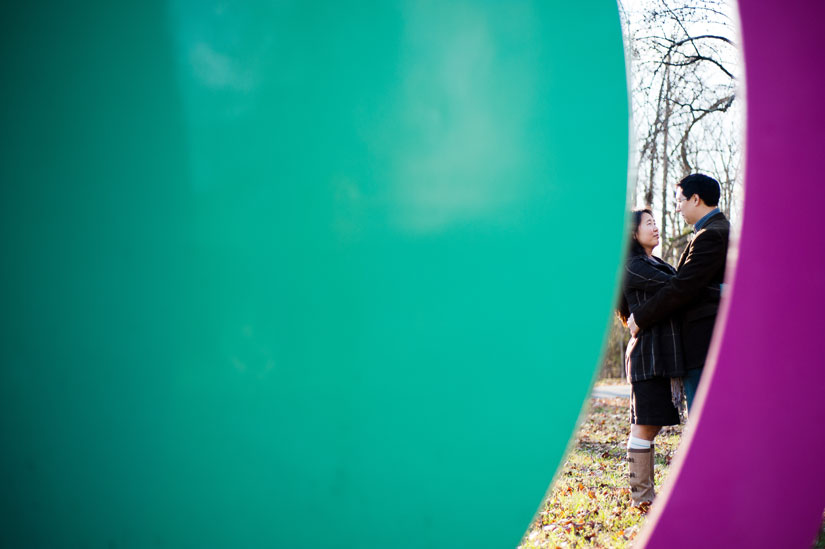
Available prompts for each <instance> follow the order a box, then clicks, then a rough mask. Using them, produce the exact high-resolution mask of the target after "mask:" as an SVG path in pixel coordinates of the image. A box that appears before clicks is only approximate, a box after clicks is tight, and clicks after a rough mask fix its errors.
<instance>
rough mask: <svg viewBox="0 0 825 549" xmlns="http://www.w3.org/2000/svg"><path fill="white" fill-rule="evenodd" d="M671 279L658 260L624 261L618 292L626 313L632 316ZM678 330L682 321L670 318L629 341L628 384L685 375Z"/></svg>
mask: <svg viewBox="0 0 825 549" xmlns="http://www.w3.org/2000/svg"><path fill="white" fill-rule="evenodd" d="M675 275H676V270H675V269H674V268H673V267H671V266H670V265H668V264H667V263H666V262H664V261H662V260H661V259H659V258H658V257H648V256H646V255H644V254H641V255H636V256H632V257H629V258H627V262H626V263H625V272H624V283H623V284H622V291H623V292H624V298H625V300H627V305H628V308H629V309H630V312H631V313H634V312H635V311H636V309H638V308H639V307H640V306H641V305H642V304H643V303H645V302H646V301H647V300H649V299H650V298H651V297H653V295H654V294H655V293H656V292H657V291H658V290H660V289H661V288H663V287H664V286H665V285H666V284H667V283H668V282H669V281H670V279H671V278H672V277H673V276H675ZM681 329H682V319H681V318H679V317H678V316H671V317H668V318H664V319H662V320H661V321H659V322H658V323H656V324H654V325H652V326H650V327H648V328H645V329H644V330H642V331H641V332H639V335H638V337H635V338H631V339H630V342H629V343H628V344H627V352H626V353H625V371H626V373H627V379H628V381H630V382H634V381H643V380H645V379H651V378H654V377H682V376H683V375H685V373H686V369H685V359H684V353H683V349H682V334H681Z"/></svg>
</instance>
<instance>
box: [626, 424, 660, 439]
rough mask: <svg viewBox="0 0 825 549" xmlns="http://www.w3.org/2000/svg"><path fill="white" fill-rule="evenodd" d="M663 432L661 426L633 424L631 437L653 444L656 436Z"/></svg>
mask: <svg viewBox="0 0 825 549" xmlns="http://www.w3.org/2000/svg"><path fill="white" fill-rule="evenodd" d="M661 430H662V427H661V425H636V424H632V425H631V426H630V436H632V437H636V438H641V439H644V440H647V441H649V442H653V439H654V438H656V435H658V434H659V431H661Z"/></svg>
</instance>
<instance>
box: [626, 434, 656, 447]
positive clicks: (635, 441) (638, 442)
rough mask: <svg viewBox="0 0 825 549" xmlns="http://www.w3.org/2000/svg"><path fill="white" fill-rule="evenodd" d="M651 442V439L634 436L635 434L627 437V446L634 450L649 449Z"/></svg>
mask: <svg viewBox="0 0 825 549" xmlns="http://www.w3.org/2000/svg"><path fill="white" fill-rule="evenodd" d="M650 444H651V441H650V440H645V439H643V438H639V437H634V436H633V435H630V438H629V439H627V447H628V448H632V449H634V450H648V449H650Z"/></svg>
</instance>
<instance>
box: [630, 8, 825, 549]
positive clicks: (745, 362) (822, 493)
mask: <svg viewBox="0 0 825 549" xmlns="http://www.w3.org/2000/svg"><path fill="white" fill-rule="evenodd" d="M739 9H740V16H741V22H742V35H743V46H744V57H745V81H746V85H747V103H748V105H747V154H746V166H745V168H746V169H745V205H744V216H743V225H742V229H741V237H740V238H739V242H738V254H739V258H738V263H737V264H736V266H735V272H732V271H733V269H729V272H728V281H731V282H732V288H731V289H732V291H731V293H730V296H729V299H728V301H727V302H726V303H724V304H723V310H722V312H721V314H720V317H719V319H720V321H719V322H718V323H717V328H716V334H715V338H714V345H713V347H712V348H711V353H710V356H709V359H708V366H707V367H706V369H705V377H704V379H703V384H702V386H701V387H700V391H699V401H698V406H699V408H700V409H699V414H698V416H695V417H694V424H693V425H692V426H691V428H690V429H689V430H688V433H687V434H686V439H685V441H684V442H683V450H682V452H681V453H680V456H679V459H678V460H677V462H675V463H674V469H673V471H672V472H671V477H670V484H669V486H668V488H669V489H666V490H665V492H663V494H662V497H660V500H659V502H658V505H657V507H656V508H655V509H654V510H653V512H652V514H651V516H650V518H649V520H648V528H647V529H646V530H645V531H644V532H643V533H642V534H641V536H640V538H639V546H643V545H644V546H647V547H667V548H679V547H691V548H692V547H702V546H710V547H750V548H754V547H756V548H760V547H766V548H767V547H770V548H774V547H800V548H803V547H804V548H808V547H810V546H811V544H812V541H813V540H814V539H815V537H816V532H817V528H818V526H819V524H820V522H821V520H822V511H823V508H825V246H824V245H823V244H822V231H821V223H822V218H823V214H825V166H824V165H823V163H822V158H823V156H825V44H823V42H822V36H823V35H825V1H823V0H804V1H800V2H794V3H792V4H788V3H783V2H779V1H778V0H749V1H741V2H740V6H739ZM732 245H734V243H733V242H732ZM735 261H736V260H735V256H734V255H732V256H731V257H730V258H729V265H731V266H733V264H734V262H735ZM688 444H689V446H688Z"/></svg>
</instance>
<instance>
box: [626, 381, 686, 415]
mask: <svg viewBox="0 0 825 549" xmlns="http://www.w3.org/2000/svg"><path fill="white" fill-rule="evenodd" d="M630 387H631V390H630V422H631V423H633V424H635V425H679V411H678V410H677V409H676V407H675V406H673V400H672V398H671V394H670V378H669V377H654V378H652V379H646V380H644V381H634V382H633V383H631V384H630Z"/></svg>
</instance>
